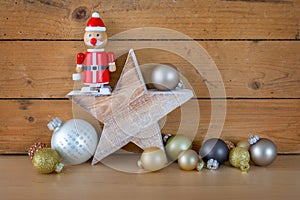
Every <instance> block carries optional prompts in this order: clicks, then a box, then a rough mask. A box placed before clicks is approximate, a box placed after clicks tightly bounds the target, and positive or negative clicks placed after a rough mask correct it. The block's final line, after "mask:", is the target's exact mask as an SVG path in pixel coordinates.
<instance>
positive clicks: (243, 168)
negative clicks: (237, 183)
mask: <svg viewBox="0 0 300 200" xmlns="http://www.w3.org/2000/svg"><path fill="white" fill-rule="evenodd" d="M249 168H250V165H249V163H248V162H241V163H240V170H241V171H243V172H246V171H248V170H249Z"/></svg>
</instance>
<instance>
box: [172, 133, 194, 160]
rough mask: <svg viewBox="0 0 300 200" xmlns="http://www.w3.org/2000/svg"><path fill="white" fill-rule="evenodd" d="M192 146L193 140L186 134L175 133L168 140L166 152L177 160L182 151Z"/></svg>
mask: <svg viewBox="0 0 300 200" xmlns="http://www.w3.org/2000/svg"><path fill="white" fill-rule="evenodd" d="M190 148H192V141H191V140H190V139H189V138H188V137H186V136H184V135H174V136H171V137H170V138H169V139H168V140H167V144H166V152H167V154H168V156H169V157H170V158H171V159H172V160H177V159H178V156H179V154H180V153H181V152H182V151H185V150H188V149H190Z"/></svg>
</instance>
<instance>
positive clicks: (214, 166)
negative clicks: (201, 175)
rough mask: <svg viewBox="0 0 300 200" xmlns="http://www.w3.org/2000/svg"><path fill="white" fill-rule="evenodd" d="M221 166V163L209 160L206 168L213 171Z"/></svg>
mask: <svg viewBox="0 0 300 200" xmlns="http://www.w3.org/2000/svg"><path fill="white" fill-rule="evenodd" d="M219 165H220V163H219V162H218V161H217V160H215V159H213V158H211V159H209V160H208V161H207V163H206V167H207V168H208V169H211V170H215V169H218V168H219Z"/></svg>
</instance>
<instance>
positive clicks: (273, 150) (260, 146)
mask: <svg viewBox="0 0 300 200" xmlns="http://www.w3.org/2000/svg"><path fill="white" fill-rule="evenodd" d="M249 151H250V157H251V160H252V161H253V162H254V163H255V164H256V165H260V166H266V165H269V164H271V163H272V162H273V161H274V160H275V158H276V156H277V147H276V145H275V144H274V143H273V142H272V141H271V140H269V139H266V138H261V139H259V140H258V141H257V142H256V143H254V144H253V145H251V147H250V150H249Z"/></svg>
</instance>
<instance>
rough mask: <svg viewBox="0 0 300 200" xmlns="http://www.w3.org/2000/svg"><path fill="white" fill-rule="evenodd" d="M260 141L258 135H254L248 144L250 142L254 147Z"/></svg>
mask: <svg viewBox="0 0 300 200" xmlns="http://www.w3.org/2000/svg"><path fill="white" fill-rule="evenodd" d="M258 141H259V136H258V135H252V136H250V137H249V139H248V142H249V144H250V145H253V144H255V143H256V142H258Z"/></svg>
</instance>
